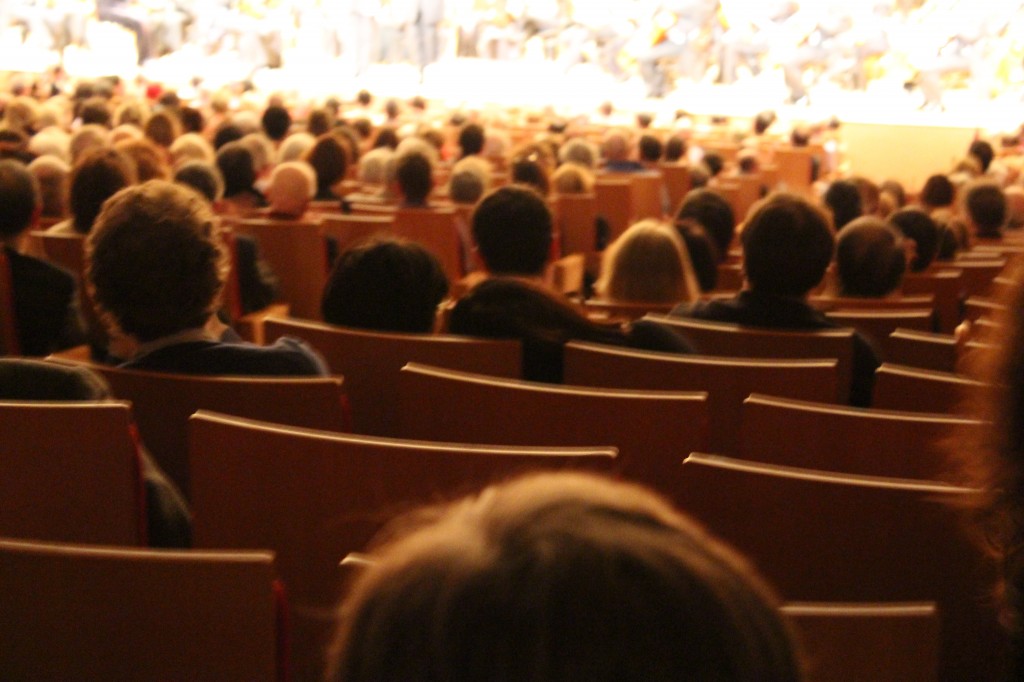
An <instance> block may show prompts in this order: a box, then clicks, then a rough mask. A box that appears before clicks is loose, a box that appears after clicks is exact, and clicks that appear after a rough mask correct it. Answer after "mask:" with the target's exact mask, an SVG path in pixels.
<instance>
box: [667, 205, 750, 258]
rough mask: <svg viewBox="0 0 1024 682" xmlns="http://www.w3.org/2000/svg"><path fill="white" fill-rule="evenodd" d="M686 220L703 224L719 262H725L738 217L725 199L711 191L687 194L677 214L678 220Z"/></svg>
mask: <svg viewBox="0 0 1024 682" xmlns="http://www.w3.org/2000/svg"><path fill="white" fill-rule="evenodd" d="M684 218H692V219H693V220H696V221H697V222H698V223H700V224H701V226H702V227H703V228H704V230H705V231H706V232H707V234H708V236H709V237H711V240H712V241H713V242H714V245H715V251H716V258H717V260H718V262H722V261H723V260H725V257H726V255H728V253H729V246H730V245H731V244H732V239H733V236H734V235H735V234H736V216H735V215H734V214H733V212H732V206H730V205H729V202H728V201H726V199H725V197H723V196H722V195H721V194H719V193H718V192H715V191H714V190H710V189H694V190H691V191H689V192H687V194H686V196H685V197H683V203H682V204H681V205H680V206H679V210H678V211H677V212H676V220H682V219H684Z"/></svg>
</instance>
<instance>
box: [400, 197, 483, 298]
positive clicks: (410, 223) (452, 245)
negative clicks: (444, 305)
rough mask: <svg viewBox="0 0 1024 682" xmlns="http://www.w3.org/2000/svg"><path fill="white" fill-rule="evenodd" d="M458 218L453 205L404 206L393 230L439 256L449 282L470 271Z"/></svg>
mask: <svg viewBox="0 0 1024 682" xmlns="http://www.w3.org/2000/svg"><path fill="white" fill-rule="evenodd" d="M458 219H459V214H458V213H457V212H456V211H455V209H453V208H451V207H445V208H400V209H398V210H396V211H395V212H394V222H393V223H392V224H391V232H392V233H393V234H395V235H396V236H398V237H402V238H404V239H408V240H409V241H411V242H416V243H417V244H420V245H422V246H423V247H424V248H425V249H427V250H428V251H430V252H431V253H433V254H434V255H435V256H437V259H438V260H439V261H440V262H441V267H442V269H443V270H444V273H445V275H447V276H448V281H449V282H455V281H458V280H459V279H461V278H462V277H463V276H465V274H466V264H465V263H464V262H463V260H464V255H463V246H462V237H461V236H460V235H459V229H458V225H457V223H456V221H457V220H458Z"/></svg>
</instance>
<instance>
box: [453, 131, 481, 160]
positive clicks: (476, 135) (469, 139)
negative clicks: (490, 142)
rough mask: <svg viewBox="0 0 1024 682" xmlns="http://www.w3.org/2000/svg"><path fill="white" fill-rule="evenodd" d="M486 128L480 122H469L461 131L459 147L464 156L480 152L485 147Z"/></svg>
mask: <svg viewBox="0 0 1024 682" xmlns="http://www.w3.org/2000/svg"><path fill="white" fill-rule="evenodd" d="M484 137H485V136H484V128H483V126H481V125H480V124H478V123H467V124H466V125H464V126H462V130H460V131H459V147H460V148H461V149H462V156H463V157H465V156H472V155H473V154H479V153H480V152H482V151H483V149H484Z"/></svg>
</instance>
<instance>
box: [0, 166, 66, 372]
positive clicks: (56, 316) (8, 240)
mask: <svg viewBox="0 0 1024 682" xmlns="http://www.w3.org/2000/svg"><path fill="white" fill-rule="evenodd" d="M0 207H2V210H0V246H2V248H3V253H4V256H5V257H6V259H7V264H8V268H9V271H10V283H11V288H12V290H13V291H12V296H11V299H12V303H13V308H14V329H15V332H16V333H17V341H18V350H20V351H21V354H22V355H48V354H50V353H53V352H55V351H58V350H64V349H65V348H70V347H72V346H77V345H79V344H81V343H85V333H84V331H83V327H82V320H81V319H80V317H79V313H78V293H77V291H76V285H75V278H74V276H73V275H72V274H71V273H69V272H66V271H65V270H63V269H61V268H59V267H57V266H55V265H51V264H50V263H48V262H46V261H43V260H39V259H37V258H33V257H31V256H26V255H24V254H22V253H20V252H19V250H18V246H19V243H20V241H21V239H22V237H23V235H24V234H25V232H27V231H28V230H29V229H30V228H31V227H32V226H33V225H34V224H35V222H36V221H37V220H38V218H39V210H40V202H39V188H38V186H37V185H36V181H35V178H34V177H33V176H32V174H31V173H30V172H29V171H28V169H27V168H25V166H24V165H22V164H21V163H19V162H17V161H12V160H10V159H5V160H3V161H0Z"/></svg>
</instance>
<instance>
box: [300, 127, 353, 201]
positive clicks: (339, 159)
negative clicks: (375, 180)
mask: <svg viewBox="0 0 1024 682" xmlns="http://www.w3.org/2000/svg"><path fill="white" fill-rule="evenodd" d="M304 160H305V161H306V163H308V164H309V165H310V166H312V167H313V170H314V171H316V194H317V196H319V197H324V198H327V197H329V196H330V195H331V188H332V187H334V186H335V185H336V184H338V182H340V181H341V180H344V179H345V172H346V171H347V170H348V153H347V152H346V151H345V148H344V147H343V146H342V144H341V142H340V141H339V140H338V138H336V137H335V136H334V135H331V134H330V133H324V134H322V135H320V137H318V138H317V140H316V144H314V145H313V146H312V148H310V150H309V151H308V152H306V156H305V157H304Z"/></svg>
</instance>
